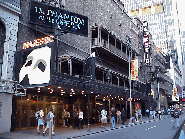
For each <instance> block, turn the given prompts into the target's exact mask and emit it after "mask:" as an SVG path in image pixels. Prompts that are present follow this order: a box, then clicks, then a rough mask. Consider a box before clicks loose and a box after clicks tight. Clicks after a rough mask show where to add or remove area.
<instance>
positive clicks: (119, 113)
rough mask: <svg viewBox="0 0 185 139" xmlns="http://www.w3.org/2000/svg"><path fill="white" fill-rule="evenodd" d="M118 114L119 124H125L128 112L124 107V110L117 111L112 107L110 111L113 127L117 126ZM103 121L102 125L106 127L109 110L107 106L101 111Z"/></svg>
mask: <svg viewBox="0 0 185 139" xmlns="http://www.w3.org/2000/svg"><path fill="white" fill-rule="evenodd" d="M116 115H117V124H119V123H122V124H123V125H124V124H125V121H126V119H127V114H126V112H125V110H124V108H123V109H122V111H120V110H118V109H117V111H115V109H114V108H113V107H112V108H111V111H110V122H111V126H112V128H115V119H116ZM101 121H102V127H104V128H105V127H106V123H107V111H106V110H105V108H103V109H102V111H101Z"/></svg>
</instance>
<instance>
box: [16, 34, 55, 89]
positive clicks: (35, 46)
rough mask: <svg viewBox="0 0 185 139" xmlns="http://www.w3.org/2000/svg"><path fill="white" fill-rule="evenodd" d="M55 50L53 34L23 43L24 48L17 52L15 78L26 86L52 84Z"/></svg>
mask: <svg viewBox="0 0 185 139" xmlns="http://www.w3.org/2000/svg"><path fill="white" fill-rule="evenodd" d="M54 51H55V49H54V39H53V36H52V35H51V36H46V37H43V38H39V39H35V40H33V41H29V42H26V43H23V49H22V50H19V51H16V53H15V80H16V81H18V82H19V83H20V84H21V85H24V87H31V86H32V87H37V86H45V85H50V84H52V83H51V73H52V71H53V69H54V58H55V57H54V56H55V52H54Z"/></svg>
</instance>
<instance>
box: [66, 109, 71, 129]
mask: <svg viewBox="0 0 185 139" xmlns="http://www.w3.org/2000/svg"><path fill="white" fill-rule="evenodd" d="M70 122H71V121H70V112H69V111H67V125H69V127H70Z"/></svg>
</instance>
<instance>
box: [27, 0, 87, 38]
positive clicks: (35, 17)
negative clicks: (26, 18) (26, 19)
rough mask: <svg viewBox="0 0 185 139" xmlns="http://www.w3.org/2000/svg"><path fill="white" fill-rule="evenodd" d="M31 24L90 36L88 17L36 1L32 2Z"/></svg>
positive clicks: (32, 0)
mask: <svg viewBox="0 0 185 139" xmlns="http://www.w3.org/2000/svg"><path fill="white" fill-rule="evenodd" d="M30 23H34V24H39V25H43V26H48V27H52V28H58V29H61V30H64V31H67V32H71V33H75V34H80V35H84V36H88V17H87V16H83V15H80V14H77V13H73V12H70V11H66V10H64V9H60V8H57V7H53V6H49V5H47V4H43V3H40V2H37V1H34V0H31V2H30Z"/></svg>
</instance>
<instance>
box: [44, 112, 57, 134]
mask: <svg viewBox="0 0 185 139" xmlns="http://www.w3.org/2000/svg"><path fill="white" fill-rule="evenodd" d="M53 118H54V114H53V110H52V109H50V112H49V113H48V114H47V115H46V118H45V121H46V128H45V130H44V133H43V136H44V135H45V133H46V131H47V129H49V128H50V127H49V126H50V121H52V135H53V136H54V135H55V134H54V124H53Z"/></svg>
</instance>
